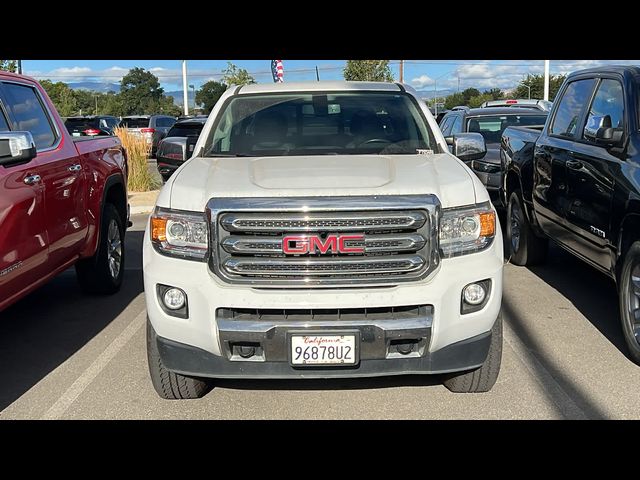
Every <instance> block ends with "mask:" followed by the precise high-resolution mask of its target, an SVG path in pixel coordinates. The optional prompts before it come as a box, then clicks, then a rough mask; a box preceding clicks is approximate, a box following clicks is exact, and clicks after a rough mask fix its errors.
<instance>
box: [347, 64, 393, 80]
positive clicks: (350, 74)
mask: <svg viewBox="0 0 640 480" xmlns="http://www.w3.org/2000/svg"><path fill="white" fill-rule="evenodd" d="M342 73H343V75H344V79H345V80H348V81H352V80H362V81H369V82H393V74H392V73H391V68H389V60H347V64H346V65H345V67H344V70H343V71H342Z"/></svg>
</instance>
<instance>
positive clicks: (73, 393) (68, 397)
mask: <svg viewBox="0 0 640 480" xmlns="http://www.w3.org/2000/svg"><path fill="white" fill-rule="evenodd" d="M146 315H147V311H146V310H143V311H142V312H140V313H139V314H138V316H137V317H136V318H134V319H133V321H132V322H131V323H130V324H129V325H128V326H127V327H126V328H125V329H124V330H123V331H122V332H121V333H120V335H118V336H117V337H116V338H115V339H113V341H112V342H111V343H110V344H109V346H107V348H105V350H104V351H103V352H102V353H101V354H100V355H99V356H98V358H96V359H95V360H94V362H93V363H92V364H91V365H89V367H88V368H87V369H86V370H85V371H84V372H83V373H82V375H80V376H79V377H78V379H77V380H76V381H75V382H73V384H72V385H71V386H70V387H69V388H68V389H67V390H66V391H65V392H64V393H63V394H62V395H61V396H60V398H58V400H56V402H55V403H54V404H53V405H52V406H51V407H50V408H49V410H47V411H46V412H45V414H44V415H43V416H42V420H57V419H59V418H60V417H62V415H64V413H65V412H66V411H67V410H68V409H69V407H70V406H71V405H72V404H73V402H75V401H76V399H77V398H78V397H79V396H80V395H81V394H82V392H84V390H85V389H86V388H87V387H88V386H89V385H90V384H91V382H93V381H94V380H95V378H96V377H97V376H98V375H99V374H100V372H102V370H104V368H105V367H106V366H107V365H108V364H109V362H110V361H111V360H112V359H113V358H114V357H115V356H116V355H117V354H118V353H119V352H120V350H122V348H123V347H124V346H125V345H126V344H127V342H128V341H129V340H131V338H132V337H133V336H134V335H135V334H136V332H137V331H138V330H140V328H141V327H142V326H143V325H144V324H145V321H146Z"/></svg>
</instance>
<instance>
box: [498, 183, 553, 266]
mask: <svg viewBox="0 0 640 480" xmlns="http://www.w3.org/2000/svg"><path fill="white" fill-rule="evenodd" d="M522 205H523V204H522V195H521V194H520V191H519V190H516V191H514V192H512V193H511V196H510V197H509V204H508V206H507V219H506V220H507V245H508V247H509V254H510V261H511V263H513V264H514V265H521V266H528V265H536V264H538V263H542V262H543V261H544V260H545V258H546V256H547V251H548V250H549V241H548V240H547V239H546V238H540V237H538V236H537V235H536V234H535V233H534V232H533V229H532V228H531V224H530V223H529V220H527V217H526V215H525V213H524V209H523V206H522Z"/></svg>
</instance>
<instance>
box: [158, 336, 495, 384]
mask: <svg viewBox="0 0 640 480" xmlns="http://www.w3.org/2000/svg"><path fill="white" fill-rule="evenodd" d="M157 342H158V350H159V352H160V357H161V358H162V362H163V364H164V365H165V367H167V368H168V369H169V370H172V371H174V372H177V373H180V374H182V375H187V376H194V377H213V378H292V377H296V378H352V377H375V376H383V375H406V374H435V373H447V372H456V371H461V370H467V369H471V368H476V367H479V366H481V365H482V364H483V363H484V361H485V359H486V358H487V354H488V352H489V345H490V343H491V332H486V333H484V334H481V335H477V336H475V337H472V338H469V339H466V340H462V341H460V342H456V343H454V344H453V345H449V346H448V347H445V348H442V349H440V350H438V351H436V352H433V353H430V352H427V353H426V355H424V356H421V357H404V358H393V359H391V360H390V359H362V360H360V363H359V365H357V366H355V367H329V368H308V367H304V368H296V367H293V366H291V365H290V364H289V363H288V362H247V361H244V362H243V361H236V362H234V361H229V360H228V359H227V358H225V357H220V356H218V355H213V354H212V353H210V352H207V351H206V350H202V349H200V348H196V347H192V346H190V345H185V344H183V343H179V342H174V341H173V340H169V339H166V338H163V337H157Z"/></svg>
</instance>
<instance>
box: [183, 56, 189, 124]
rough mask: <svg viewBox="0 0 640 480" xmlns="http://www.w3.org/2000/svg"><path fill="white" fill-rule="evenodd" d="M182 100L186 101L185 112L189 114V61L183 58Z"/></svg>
mask: <svg viewBox="0 0 640 480" xmlns="http://www.w3.org/2000/svg"><path fill="white" fill-rule="evenodd" d="M182 101H183V103H184V114H185V115H189V95H188V92H187V61H186V60H182Z"/></svg>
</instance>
